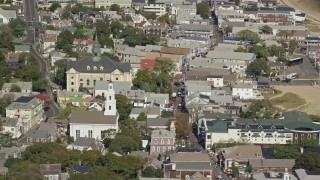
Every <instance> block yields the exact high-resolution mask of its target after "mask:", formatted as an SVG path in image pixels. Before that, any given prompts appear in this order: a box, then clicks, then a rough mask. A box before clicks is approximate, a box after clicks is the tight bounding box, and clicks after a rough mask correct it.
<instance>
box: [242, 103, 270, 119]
mask: <svg viewBox="0 0 320 180" xmlns="http://www.w3.org/2000/svg"><path fill="white" fill-rule="evenodd" d="M272 108H273V106H272V104H271V103H270V101H268V100H262V101H254V102H252V103H251V104H250V106H249V109H248V111H246V112H242V111H241V112H240V117H241V118H246V119H254V118H264V119H270V118H272V117H273V116H272V114H273V113H272Z"/></svg>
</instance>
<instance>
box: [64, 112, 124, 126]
mask: <svg viewBox="0 0 320 180" xmlns="http://www.w3.org/2000/svg"><path fill="white" fill-rule="evenodd" d="M117 120H118V118H117V116H111V115H108V116H106V115H104V112H103V111H72V112H71V116H70V123H77V124H87V123H88V124H116V123H117Z"/></svg>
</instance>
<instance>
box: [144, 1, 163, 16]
mask: <svg viewBox="0 0 320 180" xmlns="http://www.w3.org/2000/svg"><path fill="white" fill-rule="evenodd" d="M143 10H144V11H146V12H154V13H156V15H157V16H162V15H164V14H166V5H165V4H164V3H149V4H147V5H145V6H143Z"/></svg>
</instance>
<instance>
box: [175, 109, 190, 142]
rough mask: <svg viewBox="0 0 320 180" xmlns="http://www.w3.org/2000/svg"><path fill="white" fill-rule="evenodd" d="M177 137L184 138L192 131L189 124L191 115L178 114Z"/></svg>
mask: <svg viewBox="0 0 320 180" xmlns="http://www.w3.org/2000/svg"><path fill="white" fill-rule="evenodd" d="M175 127H176V137H177V138H184V137H185V136H186V135H188V134H191V133H192V129H191V126H190V124H189V115H188V114H186V113H181V114H178V115H177V116H176V119H175Z"/></svg>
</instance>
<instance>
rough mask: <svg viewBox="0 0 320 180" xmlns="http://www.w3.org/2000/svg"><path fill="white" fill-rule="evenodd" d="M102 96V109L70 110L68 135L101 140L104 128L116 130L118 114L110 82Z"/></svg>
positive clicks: (75, 137)
mask: <svg viewBox="0 0 320 180" xmlns="http://www.w3.org/2000/svg"><path fill="white" fill-rule="evenodd" d="M104 97H105V99H106V101H105V110H104V111H72V113H71V116H70V122H69V126H70V136H72V137H74V139H75V140H76V139H77V137H88V138H95V139H97V140H102V135H103V134H104V132H105V131H106V130H109V129H114V130H115V131H116V132H118V119H119V114H118V112H117V109H116V99H115V91H114V89H113V83H112V82H110V83H109V84H108V89H107V90H106V91H105V94H104Z"/></svg>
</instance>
